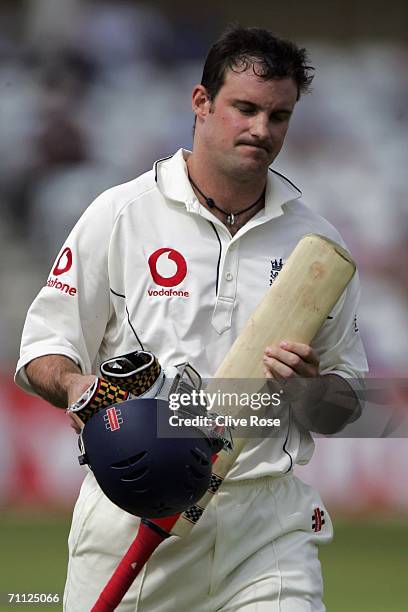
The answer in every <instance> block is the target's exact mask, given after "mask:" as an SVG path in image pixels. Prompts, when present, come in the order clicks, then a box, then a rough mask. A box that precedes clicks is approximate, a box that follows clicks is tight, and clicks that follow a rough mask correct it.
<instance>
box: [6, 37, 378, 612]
mask: <svg viewBox="0 0 408 612" xmlns="http://www.w3.org/2000/svg"><path fill="white" fill-rule="evenodd" d="M311 78H312V77H311V69H310V68H309V67H308V66H307V58H306V54H305V50H302V49H299V48H297V47H296V46H295V45H294V44H293V43H290V42H288V41H284V40H280V39H278V38H277V37H275V36H273V35H272V34H271V33H270V32H268V31H265V30H261V29H255V28H254V29H244V28H239V27H234V28H231V29H229V30H227V31H226V32H225V33H224V34H223V36H222V37H221V38H220V40H219V41H218V42H217V43H216V44H215V45H214V46H213V47H212V49H211V50H210V53H209V55H208V57H207V60H206V64H205V67H204V72H203V78H202V82H201V84H200V85H197V86H196V87H195V88H194V90H193V94H192V105H193V110H194V113H195V117H196V123H195V133H194V143H193V151H192V153H189V152H188V151H184V150H179V151H178V152H177V153H176V154H175V155H174V156H172V157H171V158H167V159H164V160H160V161H158V162H156V164H155V165H154V168H153V170H152V171H150V172H148V173H147V174H144V175H143V176H141V177H139V178H138V179H136V180H134V181H131V182H130V183H127V184H125V185H121V186H118V187H115V188H113V189H110V190H108V191H107V192H105V193H104V194H102V195H101V196H100V197H99V198H97V200H96V201H95V202H94V203H93V204H92V205H91V206H90V207H89V208H88V210H87V211H86V212H85V214H84V215H83V217H82V218H81V219H80V220H79V222H78V224H77V225H76V227H75V228H74V230H73V231H72V233H71V235H70V236H69V237H68V239H67V242H66V244H65V245H64V247H63V249H62V251H61V253H60V254H59V257H58V259H57V262H56V264H55V266H54V268H53V270H52V273H51V276H50V279H49V280H48V283H47V286H46V287H45V288H43V289H42V291H41V292H40V294H39V295H38V297H37V298H36V300H35V301H34V303H33V305H32V306H31V308H30V311H29V313H28V318H27V322H26V326H25V329H24V333H23V341H22V350H21V358H20V361H19V363H18V367H17V375H16V380H17V382H18V383H19V384H20V385H21V386H23V387H24V388H26V389H27V390H29V391H30V390H31V391H32V390H34V391H35V392H36V393H38V394H39V395H41V396H43V397H45V398H46V399H47V400H48V401H50V402H51V403H53V404H54V405H56V406H59V407H62V408H66V407H67V406H68V405H69V404H70V403H72V402H73V401H75V400H77V399H78V397H79V396H80V395H81V394H82V392H83V391H84V390H85V389H87V388H88V386H89V384H90V383H91V382H92V381H93V380H94V374H95V372H97V370H98V366H99V364H100V362H101V361H103V360H104V359H107V358H110V357H112V356H114V355H121V354H124V353H126V352H129V351H131V350H134V349H138V348H142V349H147V350H150V351H152V352H153V353H155V354H156V355H157V356H158V357H159V359H160V361H161V363H162V364H163V365H165V366H166V365H173V364H175V363H179V362H182V361H189V362H190V363H192V364H193V365H194V366H195V367H196V368H197V369H198V370H199V371H200V373H201V374H202V375H203V376H204V377H209V376H211V375H212V374H213V373H214V371H215V370H216V368H217V366H218V365H219V363H220V362H221V360H222V358H223V357H224V355H225V354H226V353H227V351H228V349H229V347H230V346H231V344H232V342H233V340H234V339H235V338H236V336H237V334H238V333H239V332H240V330H241V329H242V327H243V325H244V324H245V322H246V320H247V319H248V317H249V315H250V314H251V312H252V311H253V310H254V308H255V306H256V304H257V303H258V302H259V301H260V299H261V297H262V296H263V295H264V293H265V291H266V290H267V288H268V286H269V284H270V282H271V281H273V278H274V277H275V276H276V274H278V273H279V270H280V268H281V267H282V265H283V263H284V262H285V260H286V259H287V257H288V255H289V254H290V252H291V251H292V250H293V248H294V246H295V244H296V243H297V242H298V240H299V239H300V238H301V236H302V235H304V234H306V233H310V232H316V233H320V234H324V235H326V236H328V237H329V238H331V239H334V240H336V241H337V242H339V241H341V238H340V236H339V235H338V233H337V232H336V230H335V229H334V228H333V227H332V226H331V225H330V224H329V223H328V222H327V221H325V220H324V219H322V218H321V217H320V216H318V215H316V214H315V213H313V212H312V211H310V210H309V209H308V208H307V207H306V206H305V205H304V204H303V203H302V201H301V199H300V198H301V193H300V191H299V190H298V189H297V188H296V187H295V186H294V185H293V184H292V183H290V181H288V180H287V179H286V178H284V177H283V176H281V175H280V174H278V173H276V172H274V171H272V170H270V169H269V166H270V165H271V164H272V162H273V161H274V159H275V158H276V156H277V155H278V153H279V151H280V149H281V147H282V145H283V142H284V139H285V135H286V132H287V129H288V125H289V120H290V117H291V115H292V113H293V111H294V108H295V105H296V102H297V101H298V100H299V98H300V96H301V94H302V93H304V92H305V91H306V90H307V88H308V85H309V84H310V82H311ZM358 294H359V288H358V280H357V278H355V279H354V280H353V281H352V282H351V284H350V285H349V287H348V289H347V291H346V292H345V294H344V295H343V297H342V299H341V300H340V302H339V304H338V305H337V306H336V307H335V308H334V310H333V312H332V313H331V316H330V317H329V319H328V320H327V322H326V323H325V325H324V326H323V328H322V330H321V332H320V333H319V334H318V336H317V337H316V339H315V341H314V343H313V347H310V346H306V345H303V344H299V343H288V342H287V343H281V344H280V345H279V346H275V345H274V346H270V347H266V348H265V355H264V366H265V376H266V377H268V378H276V379H278V380H279V381H284V380H285V379H290V378H294V377H302V378H309V377H310V378H315V379H317V380H321V381H324V382H327V381H330V382H331V384H332V385H334V387H336V388H337V387H339V386H340V387H342V386H344V385H345V386H346V387H347V388H348V383H347V382H345V380H344V379H345V378H347V377H358V376H361V375H362V374H363V373H364V371H365V370H366V369H367V364H366V359H365V355H364V350H363V348H362V345H361V341H360V339H359V336H358V333H357V332H356V331H355V326H354V317H355V311H356V307H357V302H358ZM358 412H359V406H358V403H357V400H354V399H353V398H351V399H350V401H349V402H348V403H347V405H345V406H344V407H343V408H338V409H337V412H336V413H335V419H334V421H333V419H331V418H330V419H328V418H327V411H322V410H319V403H318V402H312V401H307V402H306V401H305V402H302V405H301V407H300V408H299V407H298V408H297V411H296V414H295V417H296V418H295V419H291V420H290V423H289V425H288V430H287V433H286V437H285V439H284V440H268V439H265V440H261V441H259V440H251V441H249V442H248V444H247V446H246V447H245V449H244V451H243V453H242V455H241V456H240V458H239V460H238V461H237V462H236V464H235V466H234V467H233V469H232V471H231V473H230V475H229V478H228V479H227V480H226V482H225V483H224V485H223V487H222V489H221V491H220V492H219V495H217V496H216V497H215V498H214V500H213V502H212V503H211V504H210V506H209V508H208V509H207V510H206V512H205V514H204V516H203V518H202V520H201V521H200V522H199V523H198V525H197V526H196V527H195V528H194V529H193V531H192V534H191V535H190V536H189V537H188V538H186V539H176V538H171V539H170V540H168V541H166V542H165V543H164V544H163V545H162V546H161V547H160V548H159V549H158V550H157V551H156V553H155V554H154V555H153V557H152V559H151V560H150V561H149V563H148V565H147V567H146V568H145V570H144V572H142V574H141V575H140V576H139V577H138V579H137V580H136V582H135V584H134V585H133V587H132V589H131V590H130V591H129V593H128V595H127V596H126V597H125V599H124V601H123V603H122V605H121V608H120V609H121V610H125V611H128V610H129V611H130V610H138V611H139V612H152V611H154V612H170V611H171V612H172V611H174V610H183V611H187V610H188V611H192V612H204V611H205V612H215V610H222V611H223V612H226V611H233V610H234V611H235V610H244V611H246V612H250V611H255V610H257V611H260V610H265V611H266V610H267V611H268V612H270V611H273V610H280V611H281V612H300V611H303V610H313V611H320V610H324V606H323V603H322V581H321V573H320V565H319V561H318V557H317V545H318V544H319V543H323V542H327V541H329V540H330V539H331V537H332V528H331V522H330V518H329V516H328V514H327V511H326V510H325V509H324V506H323V504H322V501H321V500H320V497H319V496H318V494H317V493H316V492H315V491H313V490H312V489H311V488H310V487H308V486H306V485H304V484H303V483H301V482H300V481H299V480H298V479H296V478H295V477H294V476H293V473H292V469H293V466H294V464H296V463H306V462H307V461H308V460H309V459H310V457H311V455H312V452H313V442H312V439H311V436H310V434H309V432H308V431H307V429H312V430H315V431H322V432H325V433H330V432H332V431H336V430H338V429H340V428H341V427H343V426H344V425H345V424H346V423H347V422H349V421H351V420H353V419H354V418H356V417H357V416H358ZM316 512H317V513H318V515H319V517H320V521H319V528H318V529H317V528H316V525H315V524H313V522H312V517H313V516H315V514H314V513H316ZM321 517H324V518H323V520H322V519H321ZM136 529H137V521H136V519H135V517H133V516H130V515H128V514H126V513H125V512H123V511H121V510H120V509H119V508H117V507H116V506H114V505H113V504H111V503H110V502H109V500H108V499H107V498H106V497H105V496H104V495H103V494H102V492H101V490H100V489H99V487H98V485H97V484H96V482H95V479H94V478H93V476H92V475H91V474H88V475H87V477H86V479H85V481H84V484H83V486H82V489H81V493H80V496H79V499H78V502H77V505H76V507H75V511H74V516H73V523H72V529H71V533H70V538H69V552H70V561H69V567H68V578H67V585H66V591H65V609H66V610H68V611H69V612H74V611H75V612H83V611H84V610H88V609H90V607H91V606H92V603H93V602H94V601H95V599H96V598H97V596H98V594H99V592H100V591H101V589H102V587H103V586H104V584H105V583H106V581H107V579H108V578H109V576H110V575H111V573H112V571H113V570H114V568H115V567H116V565H117V564H118V562H119V560H120V559H121V557H122V555H123V553H124V552H125V550H126V549H127V547H128V545H129V543H130V542H131V541H132V539H133V537H134V535H135V533H136Z"/></svg>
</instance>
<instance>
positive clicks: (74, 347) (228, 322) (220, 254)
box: [16, 149, 367, 478]
mask: <svg viewBox="0 0 408 612" xmlns="http://www.w3.org/2000/svg"><path fill="white" fill-rule="evenodd" d="M188 154H189V153H188V151H183V150H182V149H180V150H179V151H178V152H177V153H176V154H175V155H173V156H172V157H171V158H167V159H164V160H159V161H158V162H156V163H155V165H154V167H153V169H152V170H151V171H150V172H147V173H146V174H143V175H142V176H140V177H139V178H137V179H135V180H133V181H130V182H128V183H126V184H123V185H119V186H116V187H113V188H112V189H109V190H108V191H106V192H104V193H103V194H102V195H100V196H99V197H98V198H97V199H96V200H95V201H94V202H93V203H92V204H91V205H90V206H89V208H88V209H87V210H86V211H85V213H84V214H83V216H82V217H81V218H80V220H79V221H78V223H77V224H76V226H75V227H74V229H73V230H72V232H71V234H70V235H69V237H68V238H67V241H66V242H65V244H64V246H63V247H62V249H61V251H60V253H59V254H58V257H57V259H56V261H55V264H54V266H53V268H52V270H51V272H50V275H49V277H48V279H47V282H46V285H45V286H44V287H43V289H42V290H41V291H40V293H39V295H38V296H37V298H36V299H35V300H34V302H33V304H32V305H31V307H30V309H29V312H28V315H27V319H26V323H25V326H24V331H23V337H22V344H21V356H20V359H19V362H18V365H17V373H16V382H17V383H18V384H19V385H20V386H21V387H23V388H24V389H26V390H28V391H30V390H31V389H30V385H29V383H28V380H27V378H26V376H25V370H24V366H25V365H26V364H27V363H28V362H29V361H31V360H32V359H34V358H35V357H39V356H41V355H46V354H61V355H66V356H67V357H70V358H71V359H73V360H74V361H75V362H76V363H77V364H78V365H79V366H80V368H81V370H82V371H83V372H84V373H91V372H93V373H98V367H99V364H100V363H101V361H103V360H104V359H108V358H111V357H113V356H115V355H121V354H124V353H127V352H129V351H131V350H136V349H139V348H141V347H143V348H144V349H145V350H149V351H152V352H153V353H155V354H156V355H157V357H158V359H159V361H160V362H161V363H162V365H163V366H168V365H174V364H176V363H180V362H183V361H189V362H190V363H191V364H192V365H193V366H194V367H195V368H196V369H197V370H198V371H199V372H200V374H201V376H202V377H204V378H205V377H210V376H211V375H212V374H213V373H214V372H215V370H216V369H217V367H218V365H219V364H220V362H221V361H222V359H223V357H224V356H225V355H226V353H227V352H228V349H229V348H230V346H231V344H232V343H233V341H234V340H235V338H236V337H237V335H238V334H239V332H240V331H241V329H242V328H243V327H244V325H245V323H246V321H247V319H248V318H249V316H250V314H251V313H252V311H253V310H254V308H255V307H256V305H257V304H258V302H259V301H260V300H261V298H262V297H263V295H264V294H265V292H266V291H267V289H268V288H269V286H270V284H271V282H273V279H274V278H275V277H276V275H277V274H279V271H280V269H281V267H282V265H283V264H284V262H285V261H286V259H287V258H288V256H289V254H290V253H291V251H292V250H293V248H294V247H295V245H296V244H297V242H298V241H299V239H300V238H301V237H302V236H303V235H305V234H308V233H312V232H314V233H319V234H322V235H325V236H327V237H328V238H330V239H332V240H335V241H337V242H339V243H341V244H344V243H343V241H342V239H341V237H340V235H339V234H338V232H337V231H336V230H335V229H334V228H333V227H332V226H331V225H330V224H329V223H328V222H327V221H326V220H325V219H323V218H322V217H321V216H319V215H318V214H316V213H314V212H313V211H311V210H310V209H309V208H308V207H307V206H305V204H303V202H302V201H301V192H300V191H299V190H298V189H297V188H296V187H295V186H294V185H292V184H291V183H290V181H288V180H287V179H285V178H284V177H282V176H281V175H279V174H278V173H276V172H274V171H272V170H271V171H270V172H269V173H268V182H267V188H266V196H265V208H264V209H263V210H262V211H260V212H258V213H257V214H256V215H255V216H254V217H253V218H252V219H251V220H250V221H249V222H248V223H246V224H245V225H244V227H242V228H241V229H240V230H239V231H238V232H237V233H236V234H235V236H234V237H231V234H230V233H229V231H228V229H227V227H226V226H225V225H224V224H223V223H221V221H219V220H218V219H217V218H216V217H215V216H213V215H212V214H211V213H210V212H209V211H208V210H207V209H205V208H204V207H203V206H201V204H200V203H199V201H198V199H197V198H196V196H195V194H194V191H193V190H192V187H191V185H190V182H189V180H188V176H187V169H186V164H185V161H184V158H186V157H187V156H188ZM358 299H359V282H358V278H357V275H355V277H354V279H353V280H352V282H351V283H350V285H349V287H348V288H347V290H346V291H345V293H344V294H343V296H342V298H341V299H340V301H339V303H338V304H337V305H336V307H335V308H334V310H333V312H332V313H331V318H328V319H327V321H326V323H325V324H324V326H323V328H322V330H321V331H320V332H319V334H318V336H317V337H316V338H315V341H314V342H313V347H314V348H315V349H316V350H317V351H318V353H319V354H320V358H321V372H322V373H328V372H336V373H338V374H340V375H344V376H346V377H359V376H361V375H362V374H363V373H364V372H365V371H366V370H367V362H366V357H365V353H364V349H363V347H362V344H361V340H360V337H359V334H358V331H356V326H355V315H356V309H357V304H358ZM31 392H32V390H31ZM312 453H313V441H312V438H311V436H310V435H309V434H308V433H305V432H300V431H299V430H298V428H297V427H296V425H295V424H293V423H292V424H291V426H290V428H289V431H288V432H286V434H285V437H284V439H276V440H271V439H265V440H262V441H259V440H256V441H250V442H249V443H248V444H247V447H246V449H245V450H244V451H243V453H242V454H241V456H240V458H239V460H238V461H237V463H236V465H235V466H234V468H233V470H232V472H231V476H232V477H235V478H249V477H259V476H264V475H268V474H275V475H277V474H281V473H285V472H286V471H288V470H289V469H291V467H292V466H293V464H294V463H306V462H307V461H308V460H309V459H310V457H311V455H312Z"/></svg>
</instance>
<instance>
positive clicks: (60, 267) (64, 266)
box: [52, 247, 72, 276]
mask: <svg viewBox="0 0 408 612" xmlns="http://www.w3.org/2000/svg"><path fill="white" fill-rule="evenodd" d="M71 266H72V251H71V249H70V248H69V247H65V249H64V250H63V251H62V253H61V255H60V256H59V257H58V260H57V263H56V264H55V266H54V269H53V271H52V273H53V275H54V276H59V275H60V274H64V272H68V270H69V269H70V267H71Z"/></svg>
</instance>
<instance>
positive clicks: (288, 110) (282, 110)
mask: <svg viewBox="0 0 408 612" xmlns="http://www.w3.org/2000/svg"><path fill="white" fill-rule="evenodd" d="M232 103H233V104H243V105H245V106H250V107H251V108H253V109H255V110H257V109H260V108H261V107H260V106H258V104H256V103H255V102H250V101H249V100H243V99H240V98H236V99H235V100H232ZM272 112H273V113H286V114H288V115H291V114H292V113H293V108H277V109H275V110H274V111H272Z"/></svg>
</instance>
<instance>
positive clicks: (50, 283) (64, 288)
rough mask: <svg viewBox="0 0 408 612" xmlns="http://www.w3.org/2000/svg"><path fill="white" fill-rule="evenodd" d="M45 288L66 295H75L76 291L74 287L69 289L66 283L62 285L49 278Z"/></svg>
mask: <svg viewBox="0 0 408 612" xmlns="http://www.w3.org/2000/svg"><path fill="white" fill-rule="evenodd" d="M46 287H53V288H54V289H58V290H59V291H62V293H67V294H68V295H75V294H76V292H77V290H76V288H75V287H71V286H70V285H68V284H67V283H62V282H61V281H59V280H58V279H56V278H49V279H48V280H47V284H46Z"/></svg>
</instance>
